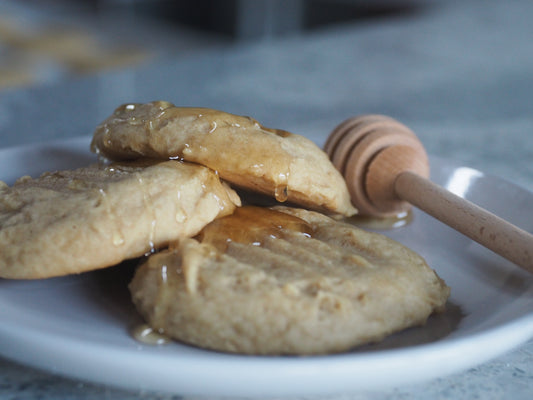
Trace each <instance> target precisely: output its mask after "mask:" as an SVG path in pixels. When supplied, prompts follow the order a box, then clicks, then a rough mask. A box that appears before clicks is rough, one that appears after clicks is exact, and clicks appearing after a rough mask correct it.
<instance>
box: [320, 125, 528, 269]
mask: <svg viewBox="0 0 533 400" xmlns="http://www.w3.org/2000/svg"><path fill="white" fill-rule="evenodd" d="M324 150H325V151H326V153H327V154H328V155H329V157H330V159H331V161H332V162H333V164H334V165H335V167H336V168H337V169H338V170H339V171H340V172H341V174H342V175H343V176H344V178H345V179H346V183H347V185H348V189H349V191H350V195H351V199H352V203H353V204H354V206H355V207H357V208H358V210H359V212H360V214H363V215H369V216H375V217H386V216H391V215H398V214H399V213H402V212H404V211H407V210H409V208H410V207H411V205H414V206H416V207H417V208H419V209H421V210H423V211H425V212H426V213H427V214H429V215H431V216H433V217H435V218H436V219H438V220H440V221H441V222H443V223H445V224H446V225H448V226H450V227H452V228H454V229H455V230H457V231H459V232H461V233H462V234H464V235H466V236H468V237H469V238H470V239H472V240H475V241H476V242H478V243H480V244H481V245H483V246H485V247H487V248H488V249H490V250H492V251H494V252H495V253H497V254H499V255H501V256H502V257H504V258H506V259H508V260H509V261H512V262H513V263H515V264H516V265H518V266H520V267H522V268H524V269H525V270H527V271H529V272H531V273H533V235H532V234H530V233H529V232H526V231H524V230H522V229H520V228H518V227H516V226H514V225H513V224H511V223H509V222H508V221H505V220H504V219H502V218H500V217H498V216H496V215H494V214H492V213H490V212H489V211H487V210H484V209H483V208H481V207H479V206H477V205H475V204H473V203H471V202H470V201H468V200H465V199H463V198H461V197H459V196H457V195H455V194H453V193H451V192H449V191H448V190H446V189H444V188H442V187H441V186H438V185H436V184H435V183H433V182H431V181H430V180H429V162H428V157H427V154H426V151H425V150H424V147H423V145H422V144H421V143H420V141H419V140H418V138H417V137H416V135H415V134H414V133H413V132H412V131H411V130H410V129H409V128H407V127H406V126H405V125H403V124H401V123H400V122H398V121H396V120H394V119H392V118H389V117H386V116H382V115H364V116H360V117H355V118H350V119H348V120H346V121H344V122H343V123H341V124H340V125H339V126H337V127H336V128H335V129H334V130H333V132H332V133H331V134H330V136H329V137H328V140H327V141H326V144H325V145H324Z"/></svg>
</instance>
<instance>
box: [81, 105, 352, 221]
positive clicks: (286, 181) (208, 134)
mask: <svg viewBox="0 0 533 400" xmlns="http://www.w3.org/2000/svg"><path fill="white" fill-rule="evenodd" d="M91 148H92V149H93V151H95V152H97V153H99V154H101V155H103V156H105V157H107V158H109V159H113V160H122V159H135V158H139V157H156V158H165V159H167V158H182V159H184V160H187V161H192V162H196V163H199V164H202V165H205V166H208V167H210V168H212V169H214V170H216V171H218V173H219V174H220V176H221V177H222V178H224V179H226V180H227V181H229V182H231V183H233V184H235V185H237V186H240V187H243V188H246V189H249V190H252V191H258V192H261V193H265V194H268V195H271V196H273V197H275V198H276V199H277V200H278V201H281V202H283V201H286V200H288V201H290V202H292V203H296V204H299V205H302V206H304V207H306V208H311V209H315V210H321V211H326V212H330V213H339V214H343V215H353V214H354V213H355V209H354V208H353V206H352V204H351V201H350V196H349V194H348V190H347V188H346V183H345V181H344V179H343V178H342V176H341V175H340V173H339V172H338V171H337V170H336V169H335V167H334V166H333V164H332V163H331V162H330V160H329V159H328V157H327V155H326V154H325V153H324V152H323V151H322V150H321V149H320V148H319V147H318V146H316V145H315V144H314V143H313V142H312V141H310V140H308V139H307V138H305V137H303V136H300V135H295V134H292V133H289V132H286V131H282V130H276V129H268V128H265V127H263V126H261V125H260V124H259V123H258V122H257V121H256V120H254V119H252V118H248V117H241V116H237V115H233V114H228V113H225V112H221V111H216V110H212V109H207V108H187V107H175V106H174V105H173V104H171V103H168V102H165V101H155V102H151V103H146V104H125V105H122V106H120V107H119V108H117V109H116V110H115V112H114V113H113V115H111V116H110V117H109V118H107V119H106V120H105V121H104V122H103V123H102V124H100V125H99V126H98V128H97V129H96V131H95V132H94V136H93V141H92V145H91Z"/></svg>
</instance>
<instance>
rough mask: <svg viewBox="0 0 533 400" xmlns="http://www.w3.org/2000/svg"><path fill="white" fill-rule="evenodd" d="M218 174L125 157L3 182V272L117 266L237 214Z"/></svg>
mask: <svg viewBox="0 0 533 400" xmlns="http://www.w3.org/2000/svg"><path fill="white" fill-rule="evenodd" d="M235 204H237V205H239V204H240V199H239V198H238V196H237V194H236V193H235V192H234V191H233V190H232V189H230V188H229V187H227V185H225V184H223V183H221V181H220V180H219V178H218V176H216V174H215V173H214V172H213V171H212V170H210V169H208V168H206V167H202V166H199V165H195V164H189V163H185V162H178V161H165V162H160V161H159V162H148V161H145V162H142V163H141V162H134V163H131V162H129V163H128V162H123V163H115V164H112V165H110V166H107V167H99V166H91V167H87V168H80V169H77V170H72V171H60V172H54V173H46V174H43V175H42V176H41V177H39V178H38V179H32V178H30V177H23V178H21V179H19V180H18V181H17V182H16V183H15V184H14V185H13V186H12V187H9V186H8V185H6V184H4V183H3V184H2V185H0V277H2V278H21V279H33V278H47V277H52V276H58V275H65V274H71V273H79V272H84V271H88V270H93V269H97V268H102V267H106V266H110V265H114V264H116V263H118V262H120V261H122V260H124V259H127V258H133V257H137V256H140V255H143V254H144V253H146V252H149V251H151V250H153V249H157V248H159V247H161V246H165V245H167V244H168V242H169V241H173V240H176V239H179V238H182V237H185V236H192V235H195V234H197V233H198V232H199V231H200V230H201V229H202V228H203V227H204V226H205V225H206V224H207V223H209V222H210V221H212V220H213V219H214V218H216V217H218V216H222V215H227V214H230V213H231V212H233V210H234V208H235Z"/></svg>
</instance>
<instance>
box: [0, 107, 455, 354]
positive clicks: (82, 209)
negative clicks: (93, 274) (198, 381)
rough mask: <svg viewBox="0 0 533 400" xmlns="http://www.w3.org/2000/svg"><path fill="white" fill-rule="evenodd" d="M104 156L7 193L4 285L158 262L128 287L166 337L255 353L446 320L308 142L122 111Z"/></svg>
mask: <svg viewBox="0 0 533 400" xmlns="http://www.w3.org/2000/svg"><path fill="white" fill-rule="evenodd" d="M91 148H92V150H93V151H95V152H96V153H98V154H99V155H100V156H101V157H102V158H105V159H106V160H107V162H105V163H100V164H98V165H94V166H89V167H86V168H81V169H78V170H73V171H61V172H53V173H46V174H44V175H42V176H41V177H39V178H37V179H32V178H29V177H23V178H21V179H19V180H18V181H17V182H16V183H15V184H14V185H13V186H12V187H8V186H7V185H5V184H3V185H0V193H1V196H2V197H1V202H0V277H3V278H14V279H37V278H47V277H52V276H60V275H65V274H73V273H81V272H85V271H90V270H95V269H99V268H104V267H108V266H112V265H116V264H118V263H120V262H121V261H123V260H126V259H131V258H137V257H141V256H143V255H145V257H143V258H141V263H140V266H139V267H138V269H137V271H136V273H135V276H134V278H133V280H132V282H131V284H130V291H131V295H132V299H133V302H134V304H135V305H136V307H137V309H138V311H139V312H140V314H141V315H142V316H143V317H144V318H145V320H146V321H147V323H148V324H149V325H150V326H151V327H152V328H153V329H154V330H156V331H158V332H160V333H164V334H166V335H167V336H169V337H172V338H174V339H176V340H179V341H182V342H185V343H189V344H192V345H196V346H200V347H204V348H208V349H213V350H219V351H227V352H238V353H246V354H322V353H331V352H340V351H346V350H349V349H351V348H353V347H354V346H357V345H360V344H364V343H369V342H374V341H378V340H380V339H382V338H383V337H385V336H386V335H389V334H391V333H393V332H397V331H399V330H402V329H405V328H407V327H409V326H413V325H420V324H423V323H424V322H425V321H426V319H427V318H428V316H429V315H430V314H432V313H433V312H435V311H441V310H442V309H443V308H444V305H445V303H446V300H447V298H448V295H449V288H448V287H447V286H446V285H445V284H444V282H443V281H442V280H441V279H440V278H439V277H438V276H437V275H436V273H435V272H434V271H433V270H431V269H430V268H429V267H428V266H427V265H426V263H425V261H424V260H423V259H422V258H421V257H420V256H419V255H417V254H416V253H414V252H413V251H411V250H409V249H407V248H405V247H404V246H402V245H400V244H399V243H396V242H394V241H392V240H390V239H388V238H386V237H385V236H382V235H378V234H375V233H369V232H364V231H362V230H360V229H358V228H356V227H354V226H352V225H349V224H347V223H344V222H342V221H340V220H339V219H340V218H342V217H344V216H350V215H353V214H354V213H356V210H355V209H354V207H353V206H352V204H351V202H350V197H349V194H348V191H347V188H346V184H345V182H344V180H343V178H342V177H341V175H340V174H339V173H338V172H337V170H336V169H335V168H334V167H333V165H332V164H331V162H330V161H329V159H328V158H327V156H326V155H325V153H324V152H323V151H322V150H320V149H319V148H318V147H316V145H314V143H312V142H311V141H309V140H308V139H306V138H304V137H302V136H299V135H295V134H291V133H289V132H286V131H281V130H274V129H268V128H265V127H263V126H261V125H260V124H259V123H258V122H257V121H255V120H254V119H251V118H248V117H240V116H236V115H232V114H228V113H224V112H220V111H215V110H210V109H204V108H179V107H175V106H174V105H172V104H171V103H168V102H163V101H157V102H151V103H147V104H126V105H123V106H121V107H119V108H118V109H117V110H115V112H114V113H113V114H112V115H111V116H110V117H109V118H108V119H106V120H105V121H104V122H103V123H102V124H101V125H99V126H98V127H97V129H96V131H95V133H94V137H93V142H92V144H91ZM251 193H252V194H255V195H254V196H251V195H250V194H251ZM241 198H242V200H241ZM266 198H267V199H271V201H270V200H268V201H265V199H266ZM243 203H244V204H245V205H243ZM250 203H256V205H251V204H250ZM265 203H276V204H277V205H274V204H273V206H269V207H266V206H264V204H265ZM280 203H284V204H290V206H285V205H280ZM257 204H263V205H262V206H258V205H257ZM332 217H333V218H332Z"/></svg>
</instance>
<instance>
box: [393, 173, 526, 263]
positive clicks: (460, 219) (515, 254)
mask: <svg viewBox="0 0 533 400" xmlns="http://www.w3.org/2000/svg"><path fill="white" fill-rule="evenodd" d="M394 190H395V191H396V194H397V195H398V196H399V197H400V198H402V199H403V200H406V201H408V202H409V203H411V204H413V205H414V206H416V207H418V208H420V209H421V210H423V211H425V212H426V213H428V214H429V215H431V216H433V217H435V218H436V219H438V220H439V221H441V222H444V223H445V224H446V225H448V226H450V227H452V228H454V229H455V230H457V231H459V232H461V233H462V234H464V235H466V236H468V237H469V238H470V239H472V240H475V241H476V242H478V243H480V244H481V245H483V246H485V247H487V248H488V249H490V250H492V251H494V252H495V253H497V254H499V255H501V256H502V257H504V258H506V259H508V260H509V261H512V262H513V263H515V264H516V265H518V266H520V267H522V268H523V269H525V270H527V271H529V272H531V273H533V235H532V234H530V233H529V232H526V231H524V230H522V229H520V228H518V227H516V226H514V225H513V224H511V223H509V222H507V221H505V220H504V219H502V218H500V217H498V216H496V215H494V214H492V213H490V212H489V211H487V210H484V209H483V208H481V207H479V206H477V205H475V204H473V203H471V202H470V201H468V200H465V199H463V198H461V197H459V196H457V195H455V194H453V193H451V192H449V191H448V190H446V189H444V188H442V187H440V186H438V185H436V184H435V183H433V182H431V181H429V180H427V179H426V178H423V177H421V176H419V175H417V174H415V173H412V172H402V173H400V174H399V175H398V176H397V178H396V180H395V182H394Z"/></svg>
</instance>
